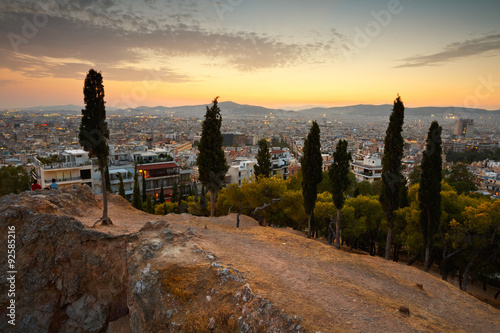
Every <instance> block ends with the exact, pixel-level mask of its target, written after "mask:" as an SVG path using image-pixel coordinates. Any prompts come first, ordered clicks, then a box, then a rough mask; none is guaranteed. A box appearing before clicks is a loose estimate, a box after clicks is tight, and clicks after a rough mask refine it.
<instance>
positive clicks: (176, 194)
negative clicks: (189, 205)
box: [172, 182, 181, 203]
mask: <svg viewBox="0 0 500 333" xmlns="http://www.w3.org/2000/svg"><path fill="white" fill-rule="evenodd" d="M176 202H181V201H180V200H179V187H178V186H177V182H175V183H174V187H173V188H172V203H176Z"/></svg>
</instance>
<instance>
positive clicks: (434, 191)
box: [418, 121, 442, 272]
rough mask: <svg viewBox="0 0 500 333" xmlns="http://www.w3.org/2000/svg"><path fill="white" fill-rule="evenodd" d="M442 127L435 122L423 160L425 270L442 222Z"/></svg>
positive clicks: (420, 198)
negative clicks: (435, 236) (433, 241)
mask: <svg viewBox="0 0 500 333" xmlns="http://www.w3.org/2000/svg"><path fill="white" fill-rule="evenodd" d="M441 130H442V129H441V126H439V124H438V122H437V121H433V122H432V124H431V127H430V128H429V133H428V134H427V140H426V148H425V150H424V154H423V158H422V164H421V169H422V175H421V179H420V188H419V190H418V198H419V201H420V225H421V227H422V234H423V235H424V246H425V260H424V270H425V271H426V272H428V271H429V269H430V268H431V248H432V238H433V236H434V234H435V233H436V232H437V230H438V228H439V223H440V220H441V177H442V175H441V172H442V160H441V153H442V148H441Z"/></svg>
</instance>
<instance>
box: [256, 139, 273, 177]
mask: <svg viewBox="0 0 500 333" xmlns="http://www.w3.org/2000/svg"><path fill="white" fill-rule="evenodd" d="M258 144H259V151H258V153H257V165H255V166H254V170H255V177H258V176H260V175H262V176H263V177H270V176H271V153H270V152H269V145H268V144H267V140H266V139H261V140H259V143H258Z"/></svg>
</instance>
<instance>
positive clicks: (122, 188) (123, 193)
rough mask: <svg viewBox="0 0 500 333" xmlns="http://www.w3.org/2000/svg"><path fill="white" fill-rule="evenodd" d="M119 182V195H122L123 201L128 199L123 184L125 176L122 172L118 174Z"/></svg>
mask: <svg viewBox="0 0 500 333" xmlns="http://www.w3.org/2000/svg"><path fill="white" fill-rule="evenodd" d="M118 181H119V182H120V183H119V185H118V195H120V196H121V197H122V198H123V199H127V196H126V195H125V186H124V184H123V176H122V174H121V173H120V172H118Z"/></svg>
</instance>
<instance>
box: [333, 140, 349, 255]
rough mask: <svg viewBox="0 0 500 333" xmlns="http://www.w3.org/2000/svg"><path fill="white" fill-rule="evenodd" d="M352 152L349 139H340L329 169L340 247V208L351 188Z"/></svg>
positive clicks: (336, 242) (336, 235) (336, 233)
mask: <svg viewBox="0 0 500 333" xmlns="http://www.w3.org/2000/svg"><path fill="white" fill-rule="evenodd" d="M351 159H352V157H351V153H350V152H347V141H345V140H339V142H338V143H337V147H336V149H335V152H334V153H333V163H332V165H331V166H330V170H329V171H328V176H329V178H330V183H331V184H332V187H331V193H332V199H333V203H334V205H335V208H337V220H336V232H335V247H336V248H337V249H340V210H341V209H342V207H344V202H345V192H346V191H347V189H348V188H349V169H350V163H351Z"/></svg>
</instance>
